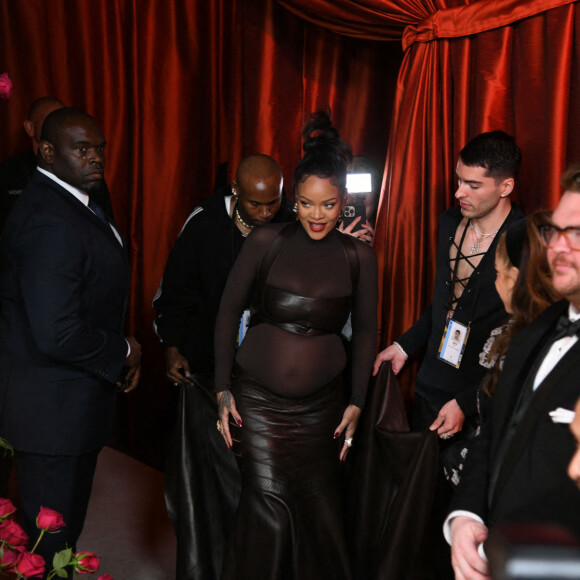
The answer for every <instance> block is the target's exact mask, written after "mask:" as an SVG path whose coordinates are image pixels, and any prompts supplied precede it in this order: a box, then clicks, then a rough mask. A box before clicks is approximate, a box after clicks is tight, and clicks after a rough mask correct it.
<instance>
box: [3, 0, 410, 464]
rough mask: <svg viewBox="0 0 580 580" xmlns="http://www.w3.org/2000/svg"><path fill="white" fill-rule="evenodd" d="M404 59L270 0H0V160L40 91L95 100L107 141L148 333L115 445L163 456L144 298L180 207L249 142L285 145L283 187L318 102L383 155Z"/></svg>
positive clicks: (273, 148) (168, 399) (280, 149)
mask: <svg viewBox="0 0 580 580" xmlns="http://www.w3.org/2000/svg"><path fill="white" fill-rule="evenodd" d="M401 60H402V50H401V48H400V43H398V42H390V43H389V42H381V43H377V42H374V41H372V40H359V39H355V38H348V37H346V36H339V35H337V34H335V33H334V32H332V31H329V30H327V29H324V28H321V27H318V26H316V25H314V24H311V23H307V22H305V21H304V20H303V19H300V18H298V17H296V16H294V15H292V14H290V13H289V12H288V11H287V10H286V9H284V8H283V7H282V6H280V5H279V4H277V3H276V2H275V1H274V0H211V1H208V0H173V1H171V2H167V0H107V1H106V2H85V1H84V0H52V1H51V2H47V1H46V0H0V72H4V71H6V72H8V74H9V75H10V77H11V79H12V81H13V84H14V88H13V94H12V97H11V98H10V99H9V100H0V126H1V127H2V139H0V159H4V158H6V157H8V156H10V155H12V154H13V153H15V152H17V151H23V150H25V149H26V148H27V147H28V146H29V142H28V141H27V137H26V135H25V134H24V131H23V129H22V121H23V120H24V119H25V118H26V116H27V111H28V107H29V105H30V103H31V102H32V101H33V100H34V99H35V98H37V97H39V96H43V95H47V94H52V95H54V96H57V97H59V98H60V99H61V100H62V101H64V102H65V103H67V104H70V105H73V106H77V107H79V108H81V109H85V110H87V111H88V112H89V113H91V114H92V115H94V116H95V118H96V119H97V120H98V121H99V122H100V123H101V125H102V126H103V130H104V133H105V136H106V138H107V140H108V145H107V170H106V178H107V182H108V185H109V188H110V190H111V192H112V197H113V208H114V212H115V217H116V219H117V222H118V225H119V227H120V229H121V230H122V231H123V233H124V234H125V235H126V237H127V239H128V241H129V244H130V249H131V259H132V268H133V290H132V296H131V303H130V309H131V310H130V317H129V323H128V330H129V331H130V332H131V333H134V334H135V335H136V336H137V337H138V339H139V340H140V341H141V342H142V344H143V347H144V348H143V353H144V361H143V362H144V369H143V375H142V377H143V378H142V384H141V386H140V388H139V389H138V390H137V391H135V392H134V393H132V394H131V395H129V396H128V397H120V399H119V411H120V412H119V420H118V426H117V437H116V443H117V445H118V446H120V447H123V448H128V449H129V450H131V451H132V452H133V453H134V454H135V455H137V456H141V457H144V458H146V459H149V460H152V461H154V462H156V463H161V461H162V457H161V453H162V451H163V443H164V441H165V435H166V432H167V431H168V430H169V429H170V428H171V408H172V397H173V392H172V386H171V385H170V384H169V383H168V382H167V381H166V380H165V378H164V369H165V361H164V356H163V352H162V349H161V348H160V346H159V344H158V341H157V339H156V337H155V336H154V335H153V331H152V321H153V317H154V312H153V309H152V307H151V301H152V298H153V295H154V294H155V291H156V289H157V287H158V285H159V281H160V278H161V275H162V272H163V268H164V265H165V261H166V258H167V255H168V253H169V250H170V248H171V246H172V245H173V243H174V241H175V238H176V236H177V234H178V232H179V230H180V229H181V226H182V225H183V222H184V221H185V219H186V217H187V215H188V214H189V213H190V211H191V210H192V209H193V207H194V206H195V205H197V204H198V203H199V202H200V201H202V200H204V199H206V198H207V197H208V196H209V195H210V193H211V191H212V188H213V186H214V182H215V180H216V176H218V174H219V175H220V179H221V180H225V179H226V178H228V177H231V175H232V172H233V171H234V170H235V168H236V166H237V164H238V162H239V160H240V159H241V157H242V156H243V155H246V154H249V153H254V152H264V153H269V154H271V155H273V156H274V157H275V158H276V159H278V160H279V161H280V163H281V165H282V168H283V172H284V175H285V181H286V187H287V189H289V190H291V181H292V172H293V169H294V167H295V165H296V163H297V161H298V160H299V158H300V156H301V142H300V137H299V133H300V129H301V126H302V123H303V121H304V119H305V117H306V115H307V114H308V113H309V112H311V111H313V110H315V109H318V108H326V107H328V106H330V108H331V109H332V115H333V118H334V120H335V121H336V124H337V126H338V127H340V129H341V132H342V134H343V135H344V137H345V138H346V139H348V140H349V141H350V142H351V143H352V145H353V147H354V149H355V152H356V153H360V154H366V155H368V156H369V157H371V158H372V159H373V160H374V161H375V163H377V165H379V167H380V166H382V165H383V164H384V161H385V156H386V148H387V138H388V127H389V123H390V115H391V110H392V104H393V100H394V92H395V79H396V75H397V71H398V68H399V66H400V63H401ZM379 71H380V74H378V72H379ZM225 163H228V167H229V171H228V173H227V174H222V173H220V172H219V169H220V167H221V166H222V164H225Z"/></svg>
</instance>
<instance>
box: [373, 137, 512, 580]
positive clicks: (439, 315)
mask: <svg viewBox="0 0 580 580" xmlns="http://www.w3.org/2000/svg"><path fill="white" fill-rule="evenodd" d="M520 165H521V151H520V148H519V147H518V145H517V144H516V142H515V140H514V139H513V137H511V136H509V135H507V134H506V133H504V132H503V131H492V132H489V133H482V134H480V135H478V136H477V137H475V138H474V139H472V140H471V141H470V142H469V143H468V144H467V145H466V146H465V147H464V148H463V149H462V150H461V151H460V153H459V159H458V162H457V167H456V174H457V183H458V186H457V191H456V192H455V198H456V199H457V200H458V201H459V206H455V207H452V208H451V209H448V210H447V211H445V212H444V213H443V214H442V215H441V217H440V219H439V237H438V245H437V264H436V265H437V268H436V275H435V286H434V291H433V301H432V303H431V305H430V306H428V307H427V309H426V310H425V311H424V312H423V313H422V315H421V317H420V318H419V320H418V321H417V322H416V323H415V324H414V325H413V326H412V327H411V328H410V329H409V330H408V331H407V332H405V333H404V334H403V335H402V336H400V337H399V338H398V339H397V340H396V341H395V342H394V343H393V344H392V345H391V346H389V347H388V348H386V349H385V350H383V351H382V352H380V353H379V354H378V355H377V358H376V361H375V368H374V373H375V374H376V373H377V372H378V370H379V367H380V365H381V364H382V363H383V362H387V361H388V362H390V363H391V365H392V369H393V372H394V373H395V374H397V373H398V372H399V371H400V370H401V368H402V367H403V365H404V364H405V361H406V360H407V357H408V356H410V355H412V354H414V353H415V352H417V351H418V350H419V349H421V348H422V347H424V346H425V345H426V351H425V355H424V357H423V360H422V363H421V366H420V368H419V372H418V374H417V379H416V382H415V402H414V406H413V413H412V420H411V423H412V426H413V429H415V430H423V429H430V430H431V431H436V432H437V435H438V437H439V438H440V440H441V446H440V451H441V456H442V457H443V456H445V453H446V447H448V446H449V444H450V443H452V442H455V441H457V439H458V438H459V437H461V435H457V434H458V433H460V432H461V431H462V429H464V421H466V420H467V421H468V422H469V423H472V424H473V422H474V421H476V419H477V403H476V400H477V399H476V393H477V387H478V385H479V383H480V381H481V379H482V377H483V375H484V374H485V372H486V368H484V367H483V366H481V365H480V364H479V353H480V352H481V350H482V348H483V345H484V343H485V341H486V340H487V338H488V337H489V335H490V332H491V331H492V330H493V329H494V328H496V327H498V326H501V324H502V323H504V322H505V318H506V312H505V310H504V307H503V304H502V302H501V300H500V298H499V296H498V294H497V292H496V290H495V287H494V281H495V268H494V258H495V248H496V245H497V240H498V234H499V233H500V232H502V231H503V230H504V229H505V227H506V226H507V225H508V224H509V223H511V222H512V221H515V220H516V219H518V218H520V217H523V213H522V211H521V210H520V209H519V208H517V206H515V205H514V204H513V203H512V202H511V201H510V194H511V193H512V191H513V189H514V185H515V179H516V177H517V174H518V171H519V168H520ZM458 330H459V335H460V336H461V341H460V342H459V343H457V342H456V341H455V340H454V337H455V336H456V335H457V332H456V331H458ZM467 424H468V423H466V425H465V426H467ZM471 428H472V429H473V428H474V427H473V425H471ZM454 436H455V438H454V439H452V440H451V441H447V440H449V439H450V438H452V437H454ZM444 484H445V482H444V481H443V482H442V483H440V486H439V487H440V489H439V490H438V492H437V494H436V498H435V501H434V504H435V505H434V509H435V510H436V511H437V512H438V513H437V514H434V516H433V518H432V525H431V530H432V533H433V536H434V538H435V539H434V540H433V542H437V541H438V540H439V541H441V544H442V545H443V548H442V549H443V554H445V547H444V542H442V538H441V532H440V530H441V528H440V524H441V522H442V520H443V517H444V515H445V513H446V507H447V504H448V501H449V497H450V494H451V489H450V486H448V487H449V489H445V485H444ZM433 542H431V541H430V542H429V543H430V544H432V545H431V547H432V549H433V552H435V553H437V552H438V551H439V550H438V549H437V548H435V545H434V543H433ZM434 557H437V556H434ZM438 559H439V558H438ZM440 561H442V562H443V560H442V559H440ZM442 565H443V566H444V567H447V571H446V572H445V571H443V572H441V573H440V575H439V576H437V575H436V572H435V571H433V574H434V576H433V577H442V578H445V577H451V570H450V569H449V564H448V562H444V563H443V564H442ZM432 568H433V570H435V567H434V566H433V567H432Z"/></svg>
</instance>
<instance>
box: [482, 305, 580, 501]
mask: <svg viewBox="0 0 580 580" xmlns="http://www.w3.org/2000/svg"><path fill="white" fill-rule="evenodd" d="M567 308H568V302H566V301H562V302H559V303H557V304H555V305H554V306H553V307H551V308H550V309H549V311H550V312H548V311H546V312H545V313H544V314H546V313H547V314H549V316H545V317H544V315H541V317H542V320H540V319H536V321H535V322H537V324H536V325H535V328H530V327H528V328H530V330H531V334H530V333H527V332H523V333H521V334H525V337H522V336H521V334H520V335H519V336H520V337H521V338H523V339H524V340H523V344H525V345H529V346H528V347H527V350H526V352H525V353H522V356H521V357H520V358H519V363H520V364H519V366H518V368H514V369H513V372H511V373H509V375H508V376H506V377H505V379H506V381H505V382H504V381H502V382H504V385H506V386H507V385H508V384H511V385H513V386H514V387H516V388H512V389H511V393H510V396H509V397H507V398H506V400H505V401H504V404H505V403H507V409H504V412H503V413H501V416H502V417H503V425H502V426H501V427H502V436H503V433H504V432H505V431H504V429H505V427H506V425H508V424H509V422H510V421H511V419H512V413H513V410H514V409H515V405H516V402H517V398H518V396H519V394H520V391H521V389H522V388H523V387H524V385H525V382H526V375H527V372H528V371H529V369H530V368H531V367H532V366H533V364H534V358H535V356H537V355H538V349H539V350H541V348H542V346H543V344H544V343H545V341H546V340H547V339H548V338H549V336H550V334H551V332H552V328H553V326H554V323H555V322H556V321H557V320H558V318H559V316H560V315H561V314H563V313H564V312H565V311H566V310H567ZM532 324H534V323H532ZM530 326H531V325H530ZM534 355H535V356H534ZM579 355H580V340H579V341H578V342H576V344H575V345H574V346H573V347H572V348H571V349H570V350H569V351H568V352H567V353H566V354H565V355H564V357H563V358H562V359H561V360H560V361H559V362H558V364H557V365H556V366H555V367H554V368H553V369H552V371H551V372H550V373H549V374H548V376H546V378H545V379H544V380H543V381H542V383H541V384H540V385H539V386H538V388H537V389H536V391H535V392H534V394H533V395H532V397H531V399H530V402H529V404H528V407H527V409H526V411H525V413H524V415H523V417H522V420H521V421H520V423H519V425H518V427H517V428H516V431H515V433H514V436H513V439H512V441H511V443H510V445H509V447H508V449H507V451H506V453H505V456H504V460H503V462H502V465H501V467H500V470H499V474H498V478H497V484H496V486H495V488H494V489H491V490H490V498H491V499H490V506H491V508H492V509H493V505H494V503H495V500H496V498H497V497H498V494H499V493H500V492H501V489H502V488H503V487H504V485H505V483H506V481H507V480H508V479H509V475H510V473H511V470H512V468H513V466H514V464H515V462H516V460H517V457H518V456H519V454H520V453H521V451H522V447H523V446H524V445H525V443H526V441H527V439H528V436H529V434H530V431H531V430H532V428H533V427H534V425H535V423H536V421H537V420H538V418H539V417H540V416H541V415H542V413H546V412H547V411H546V408H545V406H544V404H545V402H546V399H547V398H548V397H549V395H550V394H551V393H552V392H553V390H554V389H555V388H557V387H558V385H561V384H562V380H563V379H565V377H566V376H568V375H569V373H570V372H571V370H572V369H573V368H574V367H575V366H577V365H578V364H579V362H580V357H579ZM506 363H507V358H506ZM514 366H515V365H514ZM506 367H507V364H506ZM506 370H507V368H506ZM502 378H503V377H502ZM499 388H501V384H500V386H499V387H498V390H499Z"/></svg>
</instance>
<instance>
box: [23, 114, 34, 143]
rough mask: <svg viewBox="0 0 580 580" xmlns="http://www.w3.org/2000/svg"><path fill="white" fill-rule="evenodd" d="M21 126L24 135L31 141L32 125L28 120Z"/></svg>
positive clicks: (32, 136)
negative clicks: (24, 132)
mask: <svg viewBox="0 0 580 580" xmlns="http://www.w3.org/2000/svg"><path fill="white" fill-rule="evenodd" d="M23 125H24V130H25V131H26V134H27V135H28V136H29V137H30V138H31V139H33V138H34V123H33V122H32V121H31V120H30V119H26V121H24V123H23Z"/></svg>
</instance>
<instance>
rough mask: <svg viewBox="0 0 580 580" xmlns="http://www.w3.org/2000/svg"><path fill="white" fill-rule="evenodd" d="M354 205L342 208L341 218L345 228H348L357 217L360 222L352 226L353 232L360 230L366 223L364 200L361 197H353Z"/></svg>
mask: <svg viewBox="0 0 580 580" xmlns="http://www.w3.org/2000/svg"><path fill="white" fill-rule="evenodd" d="M354 198H355V200H354V204H352V203H351V204H348V205H345V206H344V214H343V218H342V223H343V225H344V227H345V228H346V227H347V226H349V225H350V224H351V223H352V222H353V221H354V220H355V219H356V218H357V217H360V218H361V219H360V221H359V222H358V223H357V224H356V226H354V228H353V230H352V231H353V232H356V231H357V230H360V229H362V225H363V224H365V223H366V222H367V212H366V208H365V200H364V197H363V196H362V195H355V196H354Z"/></svg>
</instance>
